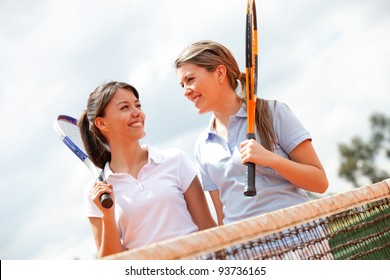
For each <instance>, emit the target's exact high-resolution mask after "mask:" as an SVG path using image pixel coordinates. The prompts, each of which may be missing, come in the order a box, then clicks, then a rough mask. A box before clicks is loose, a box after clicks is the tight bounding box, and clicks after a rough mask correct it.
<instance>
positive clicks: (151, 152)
mask: <svg viewBox="0 0 390 280" xmlns="http://www.w3.org/2000/svg"><path fill="white" fill-rule="evenodd" d="M142 148H144V149H145V150H147V151H148V163H151V162H152V161H153V162H154V163H156V164H159V163H162V162H163V161H164V155H163V154H161V153H159V152H158V151H157V150H156V149H154V148H152V147H150V146H148V145H146V144H144V145H142ZM113 173H114V172H112V170H111V168H110V164H109V162H106V164H105V165H104V177H105V179H107V178H108V177H109V176H110V175H112V174H113Z"/></svg>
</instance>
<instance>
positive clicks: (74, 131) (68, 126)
mask: <svg viewBox="0 0 390 280" xmlns="http://www.w3.org/2000/svg"><path fill="white" fill-rule="evenodd" d="M58 125H59V127H60V128H61V129H62V131H63V132H64V134H65V136H66V137H68V138H69V139H70V140H71V141H72V142H73V143H74V144H76V145H77V146H78V147H79V148H80V149H82V150H83V152H84V153H85V149H84V144H83V141H82V140H81V136H80V131H79V128H78V127H77V126H76V125H75V124H73V123H70V122H68V121H66V120H58Z"/></svg>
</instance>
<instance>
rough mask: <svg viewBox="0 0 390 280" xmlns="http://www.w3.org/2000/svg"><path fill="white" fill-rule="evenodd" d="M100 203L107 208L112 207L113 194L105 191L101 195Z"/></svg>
mask: <svg viewBox="0 0 390 280" xmlns="http://www.w3.org/2000/svg"><path fill="white" fill-rule="evenodd" d="M100 203H101V204H102V206H103V207H104V208H106V209H109V208H111V206H112V205H113V204H114V202H113V201H112V198H111V196H110V195H109V194H108V193H104V194H102V195H101V196H100Z"/></svg>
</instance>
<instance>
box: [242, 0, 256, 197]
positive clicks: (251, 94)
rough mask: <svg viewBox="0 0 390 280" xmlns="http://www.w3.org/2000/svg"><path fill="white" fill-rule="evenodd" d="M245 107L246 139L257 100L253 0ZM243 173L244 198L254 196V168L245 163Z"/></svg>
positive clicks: (251, 136)
mask: <svg viewBox="0 0 390 280" xmlns="http://www.w3.org/2000/svg"><path fill="white" fill-rule="evenodd" d="M245 38H246V41H245V43H246V48H245V51H246V53H245V54H246V106H247V139H256V137H255V115H256V100H257V60H258V58H257V56H258V46H257V17H256V4H255V1H254V0H248V1H247V10H246V37H245ZM245 165H246V171H245V189H244V195H245V196H255V195H256V193H257V192H256V186H255V183H256V167H255V164H254V163H252V162H247V163H246V164H245Z"/></svg>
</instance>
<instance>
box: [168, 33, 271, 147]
mask: <svg viewBox="0 0 390 280" xmlns="http://www.w3.org/2000/svg"><path fill="white" fill-rule="evenodd" d="M183 64H195V65H197V66H199V67H203V68H205V69H206V70H207V71H209V72H213V71H215V69H216V68H217V67H218V66H219V65H224V66H225V67H226V75H227V78H228V82H229V85H230V87H231V88H232V89H233V90H234V91H236V93H237V95H238V96H237V98H238V99H240V101H243V102H244V104H246V94H245V85H246V75H245V73H242V72H241V71H240V68H239V66H238V63H237V61H236V59H235V58H234V56H233V54H232V53H231V52H230V51H229V50H228V49H227V48H226V47H225V46H223V45H222V44H219V43H217V42H214V41H211V40H203V41H199V42H196V43H193V44H191V45H189V46H188V47H186V48H185V49H184V50H183V51H182V53H181V54H180V55H179V56H178V57H177V59H176V60H175V67H176V69H177V68H179V67H181V66H182V65H183ZM256 127H257V130H258V133H259V136H260V141H261V144H262V145H263V146H264V147H265V148H266V149H268V150H270V151H273V150H274V147H275V143H276V136H275V133H274V130H273V127H272V124H271V119H270V110H269V104H268V101H267V100H265V99H261V98H257V102H256Z"/></svg>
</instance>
